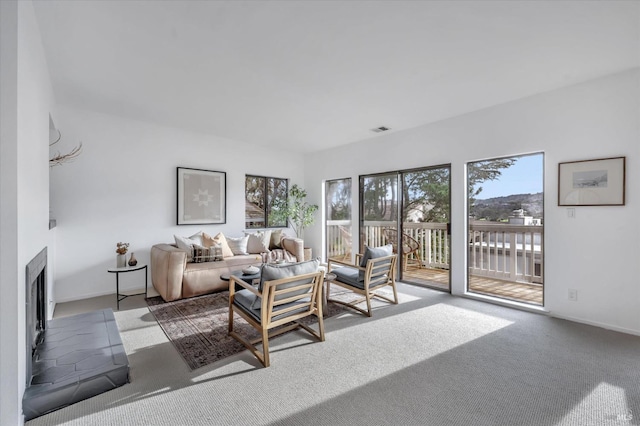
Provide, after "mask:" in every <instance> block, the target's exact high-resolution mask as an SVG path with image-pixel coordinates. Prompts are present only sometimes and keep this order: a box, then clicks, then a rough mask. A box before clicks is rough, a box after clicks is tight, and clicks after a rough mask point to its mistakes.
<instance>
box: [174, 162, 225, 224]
mask: <svg viewBox="0 0 640 426" xmlns="http://www.w3.org/2000/svg"><path fill="white" fill-rule="evenodd" d="M226 222H227V174H226V173H225V172H215V171H211V170H200V169H189V168H185V167H178V225H206V224H215V223H226Z"/></svg>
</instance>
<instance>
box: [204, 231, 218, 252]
mask: <svg viewBox="0 0 640 426" xmlns="http://www.w3.org/2000/svg"><path fill="white" fill-rule="evenodd" d="M215 243H216V242H215V241H213V237H212V236H211V235H209V234H207V233H206V232H203V233H202V245H203V246H204V247H207V248H208V247H213V245H214V244H215Z"/></svg>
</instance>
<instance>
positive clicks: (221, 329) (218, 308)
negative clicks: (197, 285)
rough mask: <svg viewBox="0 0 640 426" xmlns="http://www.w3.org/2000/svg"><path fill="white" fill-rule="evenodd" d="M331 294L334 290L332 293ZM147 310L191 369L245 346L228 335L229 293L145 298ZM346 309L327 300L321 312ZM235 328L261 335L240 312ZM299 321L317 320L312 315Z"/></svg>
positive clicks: (248, 334) (335, 312)
mask: <svg viewBox="0 0 640 426" xmlns="http://www.w3.org/2000/svg"><path fill="white" fill-rule="evenodd" d="M332 293H333V292H332ZM147 304H148V305H149V311H151V313H152V314H153V316H154V317H155V319H156V321H157V322H158V324H159V325H160V327H161V328H162V330H163V331H164V333H165V334H166V335H167V337H168V338H169V340H170V341H171V343H173V346H175V348H176V349H177V350H178V353H179V354H180V356H182V358H183V359H184V361H185V362H186V363H187V365H188V366H189V368H190V369H191V370H195V369H197V368H200V367H204V366H206V365H209V364H212V363H214V362H216V361H219V360H221V359H224V358H226V357H229V356H231V355H235V354H238V353H240V352H242V351H244V350H245V349H246V348H245V347H244V346H243V345H242V344H241V343H240V342H238V341H237V340H235V339H234V338H233V337H231V336H229V335H228V334H227V332H228V327H229V292H227V291H223V292H220V293H213V294H207V295H204V296H199V297H192V298H189V299H183V300H176V301H174V302H164V301H163V300H162V298H161V297H150V298H148V299H147ZM343 312H347V308H344V307H343V306H340V305H336V304H334V303H329V304H328V306H327V310H326V312H325V315H324V319H325V320H326V319H327V318H329V317H332V316H335V315H338V314H339V313H343ZM233 322H234V325H233V327H234V329H235V330H236V331H237V332H238V333H240V334H241V335H242V336H246V337H248V338H250V339H253V338H257V337H259V336H260V335H259V334H258V333H257V332H256V330H255V329H254V328H253V327H251V326H250V325H249V324H248V323H247V322H246V321H245V320H244V319H243V318H242V317H240V316H239V315H237V314H236V315H235V316H234V321H233ZM300 322H302V323H304V324H307V325H314V326H315V324H316V323H317V320H316V317H315V316H310V317H305V318H302V319H301V320H300Z"/></svg>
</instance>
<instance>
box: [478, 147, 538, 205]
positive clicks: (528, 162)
mask: <svg viewBox="0 0 640 426" xmlns="http://www.w3.org/2000/svg"><path fill="white" fill-rule="evenodd" d="M517 158H518V161H516V163H515V164H514V165H513V166H511V167H509V168H508V169H505V170H503V171H502V175H501V176H500V178H499V179H496V180H493V181H486V182H483V183H482V184H481V186H482V192H481V193H480V194H478V197H477V198H478V199H479V200H486V199H487V198H494V197H504V196H507V195H513V194H536V193H538V192H542V183H543V174H542V173H543V159H544V156H543V155H542V154H533V155H526V156H523V157H517Z"/></svg>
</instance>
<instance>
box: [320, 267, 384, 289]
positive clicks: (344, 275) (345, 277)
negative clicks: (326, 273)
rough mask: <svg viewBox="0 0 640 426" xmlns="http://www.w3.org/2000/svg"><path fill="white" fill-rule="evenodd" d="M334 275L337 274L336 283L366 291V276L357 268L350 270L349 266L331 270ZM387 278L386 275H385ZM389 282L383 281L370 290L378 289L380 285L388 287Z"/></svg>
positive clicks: (370, 286) (372, 285) (371, 286)
mask: <svg viewBox="0 0 640 426" xmlns="http://www.w3.org/2000/svg"><path fill="white" fill-rule="evenodd" d="M331 272H332V273H334V274H336V279H335V281H340V282H341V283H345V284H349V285H350V286H352V287H356V288H359V289H361V290H364V275H363V273H362V271H359V270H358V269H356V268H350V267H348V266H342V267H340V268H335V269H332V270H331ZM383 277H386V275H383ZM386 284H387V280H386V279H385V280H381V281H379V282H377V283H375V284H373V283H372V284H371V285H369V288H370V289H371V288H374V287H378V286H380V285H386Z"/></svg>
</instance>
